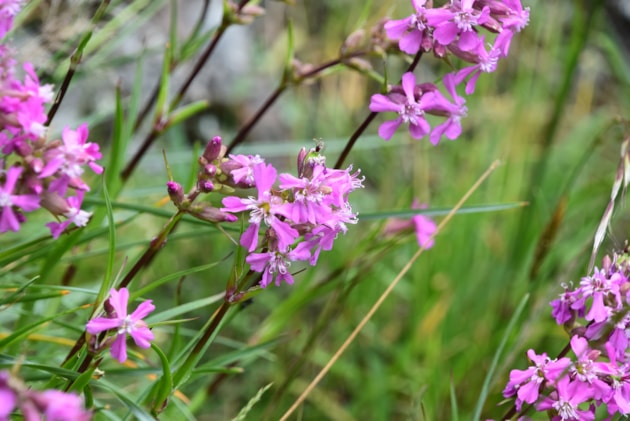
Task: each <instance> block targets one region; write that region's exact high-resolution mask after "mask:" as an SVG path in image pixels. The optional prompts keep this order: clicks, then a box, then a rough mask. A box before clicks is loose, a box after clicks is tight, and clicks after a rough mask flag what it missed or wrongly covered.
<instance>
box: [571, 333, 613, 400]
mask: <svg viewBox="0 0 630 421" xmlns="http://www.w3.org/2000/svg"><path fill="white" fill-rule="evenodd" d="M571 349H572V350H573V353H574V354H575V355H576V356H577V361H575V362H574V363H573V364H571V366H570V367H569V374H570V375H571V377H572V378H574V379H575V380H576V381H580V382H582V383H584V384H585V385H584V387H585V388H587V389H588V388H590V389H591V392H592V395H593V398H595V399H598V400H599V399H601V398H602V396H606V395H607V394H608V393H609V391H610V386H608V384H606V382H604V381H602V380H601V379H600V378H599V377H598V374H599V373H598V370H597V367H596V365H595V361H596V360H597V358H598V357H599V355H600V354H601V352H600V351H597V350H593V349H590V348H589V346H588V341H587V340H586V339H585V338H582V337H580V336H578V335H574V336H573V337H572V338H571Z"/></svg>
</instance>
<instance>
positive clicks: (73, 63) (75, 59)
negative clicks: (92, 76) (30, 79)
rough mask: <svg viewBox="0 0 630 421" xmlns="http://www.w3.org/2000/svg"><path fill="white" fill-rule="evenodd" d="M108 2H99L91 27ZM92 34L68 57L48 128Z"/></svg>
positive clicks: (84, 36) (84, 37) (49, 115)
mask: <svg viewBox="0 0 630 421" xmlns="http://www.w3.org/2000/svg"><path fill="white" fill-rule="evenodd" d="M109 1H110V0H103V1H102V2H101V4H100V5H99V7H98V9H97V10H96V12H95V13H94V16H93V17H92V25H96V24H97V23H98V21H99V20H100V19H101V17H102V16H103V14H104V13H105V10H106V9H107V6H108V5H109ZM92 32H93V29H91V30H90V31H89V32H87V33H86V34H85V35H83V36H82V37H81V41H79V46H78V47H77V48H76V49H75V50H74V52H73V53H72V55H71V56H70V66H69V67H68V72H67V73H66V76H65V77H64V79H63V82H62V83H61V87H60V88H59V92H57V96H56V97H55V101H54V102H53V104H52V106H51V107H50V110H49V111H48V116H47V118H46V123H45V125H46V126H50V123H51V122H52V119H53V118H54V117H55V114H57V110H59V106H60V105H61V101H63V98H64V97H65V96H66V92H67V91H68V88H69V87H70V82H72V78H73V77H74V74H75V73H76V70H77V67H78V66H79V63H81V59H82V58H83V49H84V48H85V46H86V45H87V43H88V41H89V40H90V38H91V37H92Z"/></svg>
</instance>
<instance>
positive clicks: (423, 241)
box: [411, 199, 437, 249]
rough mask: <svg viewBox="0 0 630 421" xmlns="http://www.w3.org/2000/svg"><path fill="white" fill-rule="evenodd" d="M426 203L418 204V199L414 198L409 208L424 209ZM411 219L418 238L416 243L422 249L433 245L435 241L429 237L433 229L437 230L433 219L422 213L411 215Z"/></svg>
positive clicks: (432, 233) (433, 232) (433, 231)
mask: <svg viewBox="0 0 630 421" xmlns="http://www.w3.org/2000/svg"><path fill="white" fill-rule="evenodd" d="M426 207H427V205H426V204H424V203H423V204H420V202H419V201H418V199H414V201H413V203H412V205H411V209H426ZM411 220H412V221H413V225H414V227H415V230H416V238H417V240H418V245H419V246H420V247H422V248H424V249H430V248H431V247H433V244H434V243H435V241H434V239H433V238H431V237H432V236H433V235H434V234H435V231H436V230H437V225H436V224H435V221H433V220H432V219H431V218H429V217H428V216H424V215H414V216H413V217H411Z"/></svg>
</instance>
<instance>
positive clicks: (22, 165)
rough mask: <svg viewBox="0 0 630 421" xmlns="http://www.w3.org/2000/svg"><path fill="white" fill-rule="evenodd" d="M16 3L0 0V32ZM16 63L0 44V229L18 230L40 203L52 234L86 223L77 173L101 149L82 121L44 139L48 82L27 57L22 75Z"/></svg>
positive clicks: (82, 188) (97, 169) (82, 184)
mask: <svg viewBox="0 0 630 421" xmlns="http://www.w3.org/2000/svg"><path fill="white" fill-rule="evenodd" d="M20 5H21V2H19V1H5V2H2V4H0V33H6V32H7V31H8V30H9V29H10V28H11V25H12V22H13V16H14V15H15V14H16V13H17V12H18V11H19V8H20ZM15 66H16V63H15V60H13V58H12V57H11V52H10V50H9V48H8V47H7V46H6V45H0V233H2V232H6V231H18V230H19V229H20V224H22V223H23V222H25V220H26V218H25V216H24V213H25V212H32V211H34V210H35V209H38V208H40V207H44V208H46V209H47V210H48V211H50V212H51V213H52V214H53V215H54V216H55V217H56V218H57V222H51V223H49V224H47V226H48V227H49V228H50V231H51V233H52V235H53V237H55V238H57V237H58V236H59V235H60V234H61V233H62V232H63V231H64V230H65V229H66V228H67V227H68V226H69V225H70V224H74V225H76V226H85V225H86V224H87V222H88V220H89V217H90V214H89V213H87V212H85V211H82V210H81V203H82V201H83V194H84V192H85V191H88V190H89V187H88V186H87V184H86V183H85V182H84V181H83V179H82V175H83V172H84V167H85V166H89V167H90V168H91V169H92V170H93V171H94V172H96V173H97V174H100V173H101V172H102V171H103V169H102V168H101V167H100V166H99V165H97V164H96V162H95V161H96V160H98V159H100V158H101V153H100V152H99V147H98V145H96V144H94V143H89V142H87V137H88V129H87V126H86V125H85V124H83V125H81V126H79V128H78V129H77V130H71V129H69V128H65V129H64V130H63V133H62V136H61V139H60V140H53V141H47V139H46V127H45V123H46V120H47V115H46V112H45V108H44V105H45V104H46V103H50V102H51V101H52V98H53V91H52V86H51V85H41V84H40V82H39V79H38V78H37V75H36V74H35V71H34V69H33V66H32V65H31V64H30V63H25V64H24V66H23V68H24V72H25V75H24V80H23V81H22V80H21V79H20V78H18V77H17V76H16V74H15V71H14V69H15ZM73 192H74V193H73ZM72 194H74V196H72ZM60 218H63V219H60Z"/></svg>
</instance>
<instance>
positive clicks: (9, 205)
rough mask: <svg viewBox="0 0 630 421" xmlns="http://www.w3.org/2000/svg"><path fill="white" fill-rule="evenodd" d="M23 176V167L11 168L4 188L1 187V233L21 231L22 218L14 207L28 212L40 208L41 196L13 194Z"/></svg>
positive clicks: (7, 173)
mask: <svg viewBox="0 0 630 421" xmlns="http://www.w3.org/2000/svg"><path fill="white" fill-rule="evenodd" d="M21 174H22V167H11V168H9V169H8V170H7V172H6V181H5V183H4V186H0V212H2V213H1V214H0V232H6V231H8V230H11V231H18V230H19V229H20V219H21V218H20V217H19V215H16V213H15V211H14V210H13V207H14V206H17V207H19V208H21V209H22V210H25V211H27V212H30V211H33V210H35V209H37V208H39V196H37V195H33V194H13V192H14V190H15V185H16V183H17V181H18V178H20V175H21Z"/></svg>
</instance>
